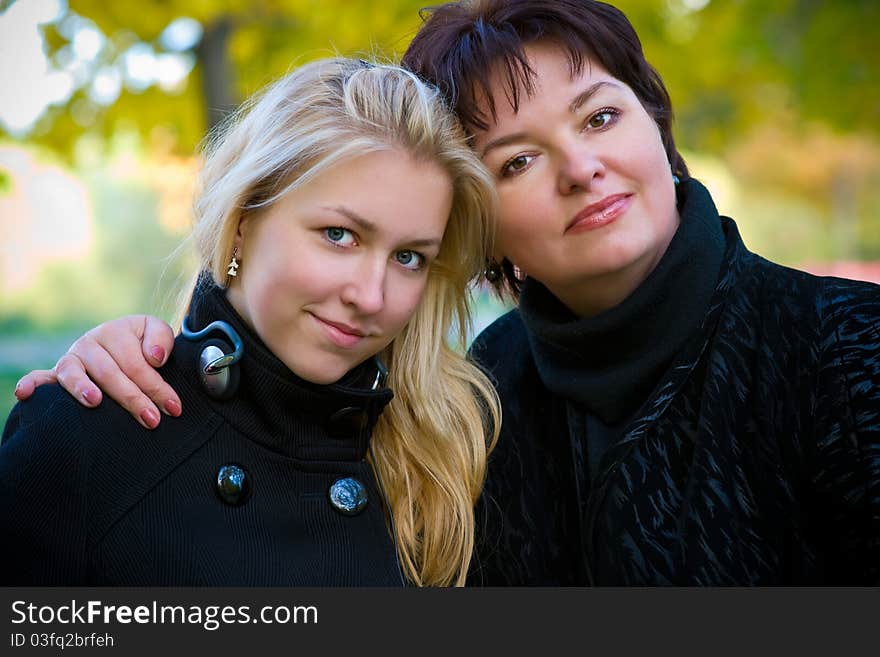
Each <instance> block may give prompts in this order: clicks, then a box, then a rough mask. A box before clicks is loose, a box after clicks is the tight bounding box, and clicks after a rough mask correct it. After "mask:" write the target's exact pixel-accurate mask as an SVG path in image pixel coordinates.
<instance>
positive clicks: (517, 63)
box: [402, 0, 688, 294]
mask: <svg viewBox="0 0 880 657" xmlns="http://www.w3.org/2000/svg"><path fill="white" fill-rule="evenodd" d="M422 18H423V19H424V21H425V22H424V24H423V25H422V27H421V29H420V30H419V32H418V34H416V36H415V38H414V39H413V40H412V43H410V46H409V48H407V51H406V53H405V54H404V55H403V61H402V64H403V66H405V67H406V68H408V69H410V70H411V71H413V72H415V73H416V74H418V75H419V76H420V77H422V78H423V79H425V80H427V81H428V82H431V83H432V84H434V85H436V86H437V87H438V88H439V89H440V91H441V92H442V93H443V95H444V96H445V97H446V98H447V100H448V102H449V103H450V105H451V106H452V107H453V109H454V110H455V112H456V114H458V117H459V119H460V120H461V122H462V124H463V125H464V126H465V127H466V128H468V129H473V128H477V129H480V130H485V129H487V128H488V127H489V125H490V124H489V121H490V120H491V121H494V120H495V119H496V111H495V99H494V98H493V97H492V94H491V93H490V84H489V80H490V76H491V74H492V73H493V71H494V69H495V67H496V66H501V67H502V68H501V71H502V75H503V76H504V81H505V90H504V91H505V95H506V99H507V101H508V102H509V103H510V105H511V107H512V108H513V110H514V111H517V109H518V108H519V102H520V95H521V94H522V93H523V92H525V93H526V94H527V95H531V94H532V93H533V91H534V77H535V72H534V70H532V69H531V67H530V66H529V64H528V60H527V59H526V56H525V52H524V46H525V45H526V44H529V43H533V42H536V41H550V42H554V43H557V44H559V46H560V47H561V48H563V49H564V50H565V51H566V53H567V54H568V59H569V64H570V67H571V73H572V75H575V74H579V73H580V72H581V70H582V68H583V64H584V59H585V57H586V58H589V59H593V60H595V61H597V62H598V63H600V64H601V65H602V66H603V67H604V68H605V69H606V70H607V71H608V72H609V73H610V74H611V75H613V76H614V77H615V78H617V79H618V80H620V81H622V82H624V83H626V84H627V85H628V86H629V87H630V88H631V89H632V90H633V92H634V93H635V94H636V96H637V97H638V99H639V101H640V102H641V103H642V106H643V107H644V108H645V111H647V112H648V114H649V115H650V116H651V117H652V118H653V119H654V121H656V123H657V126H658V128H659V130H660V136H661V139H662V140H663V146H664V148H665V150H666V155H667V157H668V158H669V163H670V165H671V168H672V171H673V172H674V173H675V174H676V175H677V176H678V177H679V178H681V179H682V180H684V179H686V178H687V177H688V170H687V165H686V164H685V161H684V158H683V157H682V156H681V154H680V153H679V152H678V150H677V149H676V147H675V140H674V139H673V136H672V104H671V101H670V99H669V93H668V92H667V91H666V86H665V85H664V84H663V80H662V79H661V78H660V75H659V73H657V71H656V70H655V69H654V67H652V66H651V65H650V64H649V63H648V61H647V60H646V59H645V55H644V52H643V51H642V44H641V42H640V41H639V37H638V35H637V34H636V31H635V29H634V28H633V26H632V24H631V23H630V22H629V19H628V18H627V17H626V16H625V15H624V13H623V12H622V11H620V10H619V9H617V8H616V7H613V6H611V5H609V4H606V3H604V2H597V1H596V0H471V1H468V0H464V1H462V2H449V3H446V4H443V5H438V6H436V7H429V8H427V9H423V10H422ZM480 99H485V101H486V104H487V105H488V110H489V114H490V115H491V116H487V115H486V114H485V112H483V111H482V110H481V109H480V106H479V100H480ZM503 265H504V271H505V274H506V276H505V278H506V279H507V282H508V283H509V284H510V286H511V288H512V291H513V292H514V294H516V292H517V291H518V288H519V285H518V283H519V282H518V281H517V280H515V279H513V278H512V272H513V269H512V267H511V265H510V263H509V262H505V263H503Z"/></svg>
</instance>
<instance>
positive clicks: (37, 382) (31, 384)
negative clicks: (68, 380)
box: [15, 370, 58, 401]
mask: <svg viewBox="0 0 880 657" xmlns="http://www.w3.org/2000/svg"><path fill="white" fill-rule="evenodd" d="M57 380H58V379H57V378H56V377H55V370H33V371H32V372H28V373H27V374H25V375H24V376H23V377H21V378H20V379H19V380H18V383H16V384H15V398H16V399H18V400H19V401H24V400H25V399H27V398H28V397H30V396H31V395H32V394H34V390H36V389H37V388H38V387H40V386H41V385H43V384H46V383H55V382H56V381H57Z"/></svg>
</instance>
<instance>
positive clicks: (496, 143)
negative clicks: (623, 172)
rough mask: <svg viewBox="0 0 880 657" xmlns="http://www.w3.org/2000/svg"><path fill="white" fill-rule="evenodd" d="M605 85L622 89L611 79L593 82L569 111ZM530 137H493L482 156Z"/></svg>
mask: <svg viewBox="0 0 880 657" xmlns="http://www.w3.org/2000/svg"><path fill="white" fill-rule="evenodd" d="M603 87H612V88H613V89H618V90H619V89H621V86H620V85H619V84H617V83H615V82H612V81H611V80H599V81H598V82H595V83H593V84H591V85H590V86H589V87H587V88H586V89H584V90H583V91H582V92H580V93H579V94H578V95H577V96H575V97H574V100H572V101H571V102H570V103H569V104H568V111H569V113H570V114H574V113H575V112H577V111H578V110H579V109H580V108H581V107H583V105H584V104H585V103H587V102H588V101H589V100H590V98H592V97H593V96H595V95H596V94H597V93H599V91H600V90H601V89H602V88H603ZM526 137H528V134H527V133H525V132H514V133H511V134H509V135H504V136H503V137H498V138H497V139H493V140H492V141H490V142H489V143H488V144H486V146H485V148H483V152H482V153H481V154H480V157H481V158H483V157H486V153H488V152H489V151H491V150H492V149H493V148H500V147H502V146H507V145H508V144H513V143H516V142H518V141H522V140H524V139H526Z"/></svg>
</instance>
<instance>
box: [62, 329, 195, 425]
mask: <svg viewBox="0 0 880 657" xmlns="http://www.w3.org/2000/svg"><path fill="white" fill-rule="evenodd" d="M145 319H146V318H145V316H143V315H137V316H131V317H126V318H123V319H122V320H114V321H112V322H107V323H105V324H102V325H101V326H99V327H97V328H95V329H92V330H91V331H89V333H88V334H87V335H86V336H84V338H83V339H82V343H81V345H82V350H83V351H84V350H87V349H88V350H101V351H103V352H105V353H106V354H108V355H109V357H110V358H111V359H112V361H113V363H112V364H110V363H106V362H105V361H104V360H103V358H102V357H101V354H100V353H98V352H97V351H90V353H92V354H94V355H95V358H96V367H95V368H94V369H93V368H92V364H91V357H90V356H87V355H85V354H84V353H80V345H79V344H76V343H75V344H74V346H73V347H71V351H74V352H75V353H78V354H79V355H80V358H82V360H83V362H84V363H86V365H87V366H88V368H89V374H91V375H92V378H94V380H95V382H96V383H97V384H98V385H99V386H101V388H102V389H103V390H104V392H105V393H106V394H108V395H110V397H111V398H112V399H114V400H116V401H117V402H119V403H120V404H122V405H123V406H125V407H126V408H127V409H129V411H130V412H132V414H133V415H135V416H136V417H138V418H139V419H140V420H142V423H143V424H145V426H149V425H150V423H151V421H152V419H153V418H152V412H153V411H155V412H156V413H157V416H156V418H155V419H156V420H157V421H156V424H158V419H159V417H158V409H162V410H163V411H164V412H165V413H167V414H168V415H173V416H175V417H176V416H178V415H180V413H181V410H182V408H181V403H180V398H179V397H178V396H177V393H175V392H174V390H173V389H172V388H171V386H169V385H168V384H167V383H165V380H164V379H163V378H162V376H161V375H160V374H159V373H158V372H156V370H154V369H153V366H152V365H150V363H149V362H148V361H147V360H146V359H145V358H144V354H143V348H142V346H141V345H142V340H143V337H144V335H145V332H144V331H145V328H144V324H145ZM157 321H159V320H157ZM169 331H170V329H169ZM98 368H100V369H98ZM105 376H106V377H107V378H106V380H105V379H104V377H105ZM133 389H136V390H137V395H136V396H134V397H132V394H133V392H132V391H133ZM117 394H119V395H125V398H121V397H117ZM144 397H145V398H147V399H149V401H150V403H149V404H146V405H145V404H143V398H144ZM132 404H134V405H136V406H137V407H136V408H132V407H131V405H132Z"/></svg>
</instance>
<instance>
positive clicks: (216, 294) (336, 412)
mask: <svg viewBox="0 0 880 657" xmlns="http://www.w3.org/2000/svg"><path fill="white" fill-rule="evenodd" d="M215 320H221V321H224V322H227V323H228V324H229V325H230V326H231V327H232V328H233V329H234V330H235V332H236V333H238V335H239V337H240V338H241V340H242V343H243V345H244V355H243V356H242V358H241V360H240V361H239V363H238V364H236V365H234V366H233V367H237V368H239V376H240V380H239V383H238V387H237V389H236V392H235V394H234V396H233V397H232V398H231V399H229V400H226V401H216V400H213V399H211V400H209V402H208V403H209V405H210V406H211V407H212V409H213V410H214V411H215V412H217V413H219V414H221V415H222V416H223V417H224V418H225V419H226V420H227V421H228V422H229V423H230V424H232V425H233V426H235V427H236V429H238V430H239V431H241V432H242V433H244V434H246V435H247V436H248V437H249V438H251V439H252V440H254V441H256V442H259V443H261V444H263V445H265V446H266V447H269V448H270V449H272V450H274V451H277V452H280V453H283V454H285V455H288V456H292V457H295V458H298V459H307V460H326V461H337V460H361V459H363V458H364V456H365V454H366V451H367V448H368V447H369V441H370V436H371V434H372V429H373V427H374V426H375V424H376V421H377V420H378V418H379V416H380V415H381V414H382V411H383V409H384V408H385V406H386V405H387V404H388V402H390V401H391V398H392V397H393V396H394V395H393V393H392V391H391V390H390V389H388V388H379V389H377V390H373V389H372V388H371V386H370V384H371V383H372V381H373V380H374V378H375V373H376V366H375V362H374V360H373V359H368V360H367V361H365V362H364V363H362V364H361V365H359V366H358V367H356V368H354V369H353V370H352V371H351V372H349V373H348V374H346V375H345V376H344V377H343V378H342V379H341V380H340V381H339V382H337V383H334V384H330V385H319V384H315V383H310V382H309V381H305V380H304V379H302V378H300V377H299V376H297V375H296V374H294V373H293V372H292V371H291V370H290V369H289V368H288V367H287V366H286V365H285V364H284V363H282V362H281V361H280V360H279V359H278V358H277V357H276V356H275V355H274V354H273V353H272V352H271V351H269V349H268V348H267V347H266V345H265V344H263V342H262V340H260V338H259V337H258V336H257V335H256V334H255V333H254V332H253V330H251V329H250V327H248V326H247V324H246V323H245V322H244V321H243V320H242V319H241V317H239V315H238V313H236V311H235V309H234V308H233V307H232V306H231V305H230V303H229V301H228V300H227V298H226V293H225V290H224V289H222V288H220V287H218V286H217V285H215V284H214V283H213V282H212V281H211V280H210V278H209V277H207V276H206V275H203V276H201V277H200V279H199V283H198V284H197V286H196V289H195V291H194V292H193V297H192V301H191V303H190V310H189V317H188V326H189V328H190V329H191V330H192V331H198V330H200V329H202V328H204V327H205V326H207V325H208V324H210V323H211V322H213V321H215ZM223 337H224V336H223V334H222V333H219V332H214V333H212V334H210V335H209V336H207V337H206V339H205V340H203V341H199V342H192V341H189V340H187V339H185V338H183V337H182V336H178V338H177V340H176V342H175V349H174V353H173V355H174V356H175V359H176V360H177V361H178V362H179V363H180V364H181V366H182V367H183V368H184V370H185V371H188V372H192V373H193V376H192V378H191V379H190V383H191V385H193V387H194V388H195V389H196V390H197V391H198V396H199V397H200V398H203V399H204V398H207V395H206V394H205V392H204V389H203V388H202V386H201V383H200V382H199V381H198V375H197V373H198V359H199V355H200V354H201V351H202V348H203V346H204V344H205V341H206V340H207V339H210V338H220V339H223Z"/></svg>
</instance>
